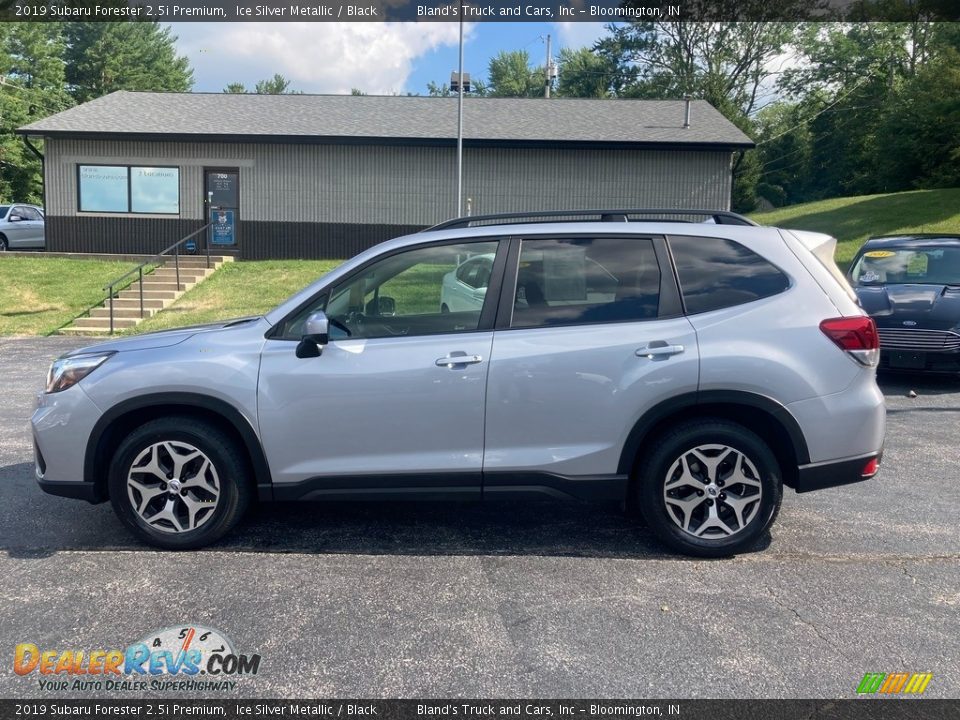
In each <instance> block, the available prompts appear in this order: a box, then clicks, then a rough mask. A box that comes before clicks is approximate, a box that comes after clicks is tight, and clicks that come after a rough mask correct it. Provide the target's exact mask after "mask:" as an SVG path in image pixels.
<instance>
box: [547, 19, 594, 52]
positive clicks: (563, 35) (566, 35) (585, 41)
mask: <svg viewBox="0 0 960 720" xmlns="http://www.w3.org/2000/svg"><path fill="white" fill-rule="evenodd" d="M553 25H554V27H556V29H557V38H558V39H559V40H560V47H568V48H572V49H577V48H582V47H593V44H594V43H595V42H596V41H597V40H599V39H600V38H601V37H603V36H604V35H605V34H606V27H607V23H594V22H558V23H553Z"/></svg>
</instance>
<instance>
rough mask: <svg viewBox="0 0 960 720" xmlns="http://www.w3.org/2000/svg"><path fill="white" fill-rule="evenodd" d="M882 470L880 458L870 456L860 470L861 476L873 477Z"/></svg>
mask: <svg viewBox="0 0 960 720" xmlns="http://www.w3.org/2000/svg"><path fill="white" fill-rule="evenodd" d="M879 470H880V458H870V459H869V460H867V464H866V465H864V466H863V470H861V471H860V477H862V478H872V477H873V476H874V475H876V474H877V472H879Z"/></svg>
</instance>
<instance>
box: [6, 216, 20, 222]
mask: <svg viewBox="0 0 960 720" xmlns="http://www.w3.org/2000/svg"><path fill="white" fill-rule="evenodd" d="M22 220H23V218H22V217H20V216H19V215H11V216H10V217H8V218H7V222H20V221H22Z"/></svg>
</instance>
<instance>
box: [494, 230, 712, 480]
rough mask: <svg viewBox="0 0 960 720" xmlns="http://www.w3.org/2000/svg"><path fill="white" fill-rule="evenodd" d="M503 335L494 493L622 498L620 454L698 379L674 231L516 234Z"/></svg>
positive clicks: (500, 325)
mask: <svg viewBox="0 0 960 720" xmlns="http://www.w3.org/2000/svg"><path fill="white" fill-rule="evenodd" d="M512 253H513V254H512V255H511V263H510V265H508V269H507V271H506V279H505V280H504V285H503V290H502V298H501V301H500V314H499V316H498V318H497V329H496V332H495V334H494V340H493V353H492V357H493V360H492V361H491V365H490V375H489V378H488V383H487V385H488V391H487V416H486V444H485V449H484V463H483V465H484V492H485V493H487V492H503V491H511V492H513V491H516V490H517V489H520V488H524V487H528V486H536V487H539V488H543V487H546V488H548V490H559V491H561V492H565V493H570V494H575V495H583V496H587V495H601V496H602V495H605V494H607V495H611V496H619V497H620V498H622V497H623V496H622V494H620V493H622V492H623V490H624V482H625V477H626V472H627V470H625V469H624V468H623V467H621V452H622V450H623V448H624V445H625V444H626V441H627V437H628V435H629V433H630V431H631V429H632V428H633V426H634V425H635V423H636V422H637V421H638V419H639V418H640V417H641V416H642V415H643V414H644V413H645V412H646V411H647V410H649V409H650V408H651V407H653V406H654V405H656V404H657V403H659V402H661V401H663V400H665V399H667V398H669V397H671V396H675V395H680V394H683V393H685V392H694V391H696V389H697V376H698V364H699V363H698V357H697V354H698V353H697V340H696V335H695V333H694V330H693V327H692V326H691V324H690V322H689V321H688V320H687V319H686V318H685V317H684V316H683V314H682V311H681V306H680V300H679V292H678V289H677V286H676V281H675V280H674V277H673V273H672V270H671V268H670V264H669V263H670V261H669V257H668V255H667V250H666V245H665V242H664V240H663V238H651V237H632V236H625V235H611V236H607V237H603V236H594V237H589V236H588V237H584V236H561V237H550V238H543V237H530V238H523V239H520V240H515V241H514V247H513V248H512Z"/></svg>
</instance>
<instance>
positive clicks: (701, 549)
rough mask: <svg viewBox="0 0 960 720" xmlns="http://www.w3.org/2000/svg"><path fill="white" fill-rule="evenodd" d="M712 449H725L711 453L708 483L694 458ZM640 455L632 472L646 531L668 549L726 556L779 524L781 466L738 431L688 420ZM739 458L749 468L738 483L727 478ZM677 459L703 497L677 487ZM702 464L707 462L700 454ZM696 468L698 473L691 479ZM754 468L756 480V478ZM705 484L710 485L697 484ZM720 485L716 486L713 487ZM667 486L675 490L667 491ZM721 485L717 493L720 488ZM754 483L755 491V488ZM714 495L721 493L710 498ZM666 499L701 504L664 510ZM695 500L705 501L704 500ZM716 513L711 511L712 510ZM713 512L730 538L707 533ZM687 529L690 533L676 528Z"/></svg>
mask: <svg viewBox="0 0 960 720" xmlns="http://www.w3.org/2000/svg"><path fill="white" fill-rule="evenodd" d="M713 445H716V446H724V447H725V448H726V450H720V449H712V450H710V451H709V453H716V455H710V456H709V459H710V460H715V461H717V467H716V474H715V476H714V477H713V478H712V480H711V479H710V478H709V476H710V472H709V471H706V470H705V469H704V465H703V464H702V463H699V462H698V460H697V458H696V457H695V456H693V455H692V453H693V452H694V450H698V449H702V448H703V447H704V446H713ZM645 448H646V450H642V451H641V452H646V453H647V454H646V456H645V457H641V458H640V461H639V462H638V464H637V467H636V471H635V472H636V475H635V482H634V485H633V488H634V493H635V495H634V497H635V500H636V503H637V507H638V508H639V510H640V512H641V514H642V515H643V517H644V519H645V520H646V521H647V524H648V525H649V527H650V529H651V530H652V531H653V533H654V534H655V535H656V536H657V538H658V539H659V540H661V541H662V542H663V543H664V544H665V545H667V546H669V547H670V548H671V549H673V550H676V551H677V552H680V553H683V554H685V555H692V556H695V557H706V558H716V557H728V556H730V555H735V554H736V553H738V552H742V551H744V550H749V549H750V548H752V547H753V546H754V545H755V544H756V542H757V539H758V538H759V536H760V535H761V534H762V533H763V532H764V531H765V530H766V529H767V528H769V527H770V525H771V523H772V522H773V521H774V520H775V519H776V516H777V513H778V512H779V510H780V502H781V500H782V499H783V483H782V478H781V472H780V465H779V463H778V462H777V459H776V457H775V456H774V454H773V452H772V451H771V450H770V448H769V447H768V446H767V445H766V443H764V442H763V440H761V439H760V438H759V437H758V436H757V435H756V434H755V433H753V432H751V431H750V430H748V429H747V428H745V427H743V426H742V425H739V424H737V423H734V422H730V421H728V420H721V419H718V418H717V419H714V418H711V419H704V420H692V421H686V422H683V423H681V424H678V425H676V426H674V427H672V428H670V429H669V430H667V431H666V432H665V433H664V434H662V435H660V436H658V437H657V438H655V440H654V441H652V442H650V443H646V444H645ZM729 451H732V454H731V453H730V452H729ZM737 453H739V454H742V456H743V457H744V458H745V460H746V462H745V463H743V465H742V466H741V467H745V470H742V471H741V472H742V474H741V475H736V476H735V475H732V474H730V471H731V469H732V468H731V463H733V462H737V460H736V458H737ZM681 457H683V458H685V459H686V462H687V463H688V465H689V467H690V468H691V474H690V477H691V478H693V477H694V476H696V477H697V482H702V483H704V485H703V491H699V490H697V489H696V488H695V487H694V486H693V485H687V484H686V482H683V483H678V481H679V479H680V475H681V474H682V461H681ZM701 457H707V455H704V454H701ZM751 466H752V468H751ZM693 468H696V469H697V472H696V473H694V472H693V470H692V469H693ZM754 469H755V471H756V474H757V475H758V476H759V477H754ZM704 477H706V478H707V479H706V480H704V479H702V478H704ZM737 477H743V478H744V479H745V480H747V481H748V482H750V483H751V484H750V485H747V484H740V483H737V482H736V478H737ZM717 478H721V479H720V480H719V481H718V480H717ZM724 478H725V479H724ZM668 482H670V483H671V484H672V487H673V488H676V489H670V490H666V486H667V484H668ZM728 482H729V485H727V483H728ZM718 483H719V485H720V487H717V485H718ZM756 483H758V484H759V485H758V486H755V484H756ZM697 487H699V486H697ZM724 488H726V491H725V490H724ZM755 492H756V493H758V494H759V500H757V501H755V502H752V503H751V502H749V500H750V497H754V495H753V493H755ZM712 493H718V494H717V495H715V496H712V497H711V494H712ZM727 493H729V494H730V495H731V496H732V497H737V498H738V500H739V501H740V505H741V508H740V515H738V514H737V512H736V511H735V510H734V509H733V506H732V505H728V504H727V503H726V498H727ZM667 495H670V496H671V498H672V499H673V500H675V501H676V500H680V501H684V502H690V503H691V504H695V503H697V502H700V503H701V504H699V505H696V506H695V507H691V508H686V509H684V508H680V507H678V506H676V505H670V504H668V501H667V497H666V496H667ZM695 496H696V497H695ZM700 497H703V500H702V501H700V500H699V498H700ZM713 497H715V498H716V499H713ZM707 503H709V504H710V507H708V506H707ZM713 507H716V510H715V511H714V510H713V509H712V508H713ZM711 512H716V513H717V514H718V516H719V517H718V519H719V520H721V521H722V522H723V523H724V526H725V527H727V528H728V529H731V528H732V529H733V533H732V534H725V532H724V531H723V530H721V529H720V528H719V527H710V522H709V521H708V519H707V518H706V517H705V514H707V513H711ZM741 516H742V518H741ZM740 519H743V520H744V522H743V525H742V526H740V524H739V522H738V521H739V520H740ZM694 522H697V525H694ZM684 523H685V524H686V525H687V527H688V528H689V530H687V529H684V528H683V527H681V524H684ZM701 528H703V532H704V536H703V537H695V535H694V534H693V532H695V531H698V530H700V529H701Z"/></svg>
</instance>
